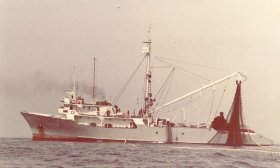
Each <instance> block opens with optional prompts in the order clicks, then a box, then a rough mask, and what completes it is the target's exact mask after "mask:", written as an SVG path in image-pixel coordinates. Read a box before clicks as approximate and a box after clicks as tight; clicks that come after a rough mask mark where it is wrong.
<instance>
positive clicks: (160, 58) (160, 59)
mask: <svg viewBox="0 0 280 168" xmlns="http://www.w3.org/2000/svg"><path fill="white" fill-rule="evenodd" d="M155 58H157V59H158V60H159V61H161V62H163V63H166V64H169V65H170V66H173V67H176V68H178V69H181V70H182V71H184V72H187V73H189V74H191V75H193V76H196V77H199V78H201V79H203V80H205V81H208V82H210V81H211V80H210V79H207V78H205V77H203V76H201V75H199V74H196V73H194V72H191V71H189V70H187V69H185V68H182V67H180V66H177V65H175V64H172V63H170V62H168V61H164V60H162V58H163V57H155Z"/></svg>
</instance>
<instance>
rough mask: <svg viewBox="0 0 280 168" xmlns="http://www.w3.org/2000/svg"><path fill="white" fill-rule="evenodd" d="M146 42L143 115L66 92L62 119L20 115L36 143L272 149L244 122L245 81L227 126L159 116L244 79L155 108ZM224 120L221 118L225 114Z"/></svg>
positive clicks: (237, 90) (218, 123) (238, 74)
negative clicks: (168, 108)
mask: <svg viewBox="0 0 280 168" xmlns="http://www.w3.org/2000/svg"><path fill="white" fill-rule="evenodd" d="M144 43H145V44H146V48H145V50H146V51H145V57H144V59H146V63H147V66H146V67H147V68H146V74H145V89H144V90H145V91H144V92H145V95H144V100H143V102H144V103H143V107H142V108H141V110H140V111H139V114H137V115H135V114H134V115H132V114H129V113H124V112H122V111H121V110H120V108H119V107H118V106H117V105H115V104H112V103H110V102H107V101H97V102H95V103H85V102H84V99H83V98H82V97H81V96H77V95H76V88H75V84H74V87H73V90H72V91H70V92H67V96H66V97H65V98H64V100H63V101H62V102H63V105H62V106H61V107H59V109H58V115H49V114H40V113H34V112H21V114H22V115H23V117H24V118H25V120H26V121H27V122H28V124H29V126H30V128H31V130H32V133H33V138H32V139H33V140H35V141H45V140H47V141H48V140H49V141H79V142H131V143H132V142H133V143H191V144H215V145H230V146H242V145H249V146H251V145H272V144H273V142H272V141H271V140H269V139H267V138H265V137H263V136H261V135H260V134H258V133H256V132H254V131H253V130H251V129H249V128H248V127H247V126H246V125H245V124H244V122H243V115H242V106H241V105H242V104H241V83H242V81H237V82H236V84H237V88H236V93H235V96H234V100H233V103H232V106H231V109H230V111H229V113H228V116H227V118H226V119H224V123H221V122H219V121H217V120H218V119H217V120H216V119H215V120H214V121H213V122H212V126H208V125H196V126H194V125H192V126H187V125H185V124H182V123H175V122H174V121H173V120H172V119H170V118H163V117H160V118H156V117H154V116H153V114H154V113H155V112H156V111H158V110H160V109H162V108H164V107H166V106H169V105H171V104H173V103H175V102H177V101H179V100H181V99H184V98H186V97H189V96H191V95H193V94H197V93H199V92H201V91H202V90H204V89H207V88H210V87H213V86H214V85H215V84H218V83H220V82H222V81H225V80H227V79H229V78H232V77H236V76H240V75H241V76H242V74H241V73H233V74H231V75H228V76H226V77H224V78H222V79H219V80H217V81H215V82H211V83H209V84H208V85H206V86H203V87H202V88H199V89H197V90H195V91H193V92H190V93H188V94H186V95H184V96H182V97H179V98H178V99H175V100H173V101H170V102H167V103H165V104H163V105H162V106H161V107H157V108H154V102H155V99H154V98H153V96H152V91H151V83H152V82H151V78H152V75H151V65H150V62H151V61H150V58H151V41H150V40H148V41H146V42H144ZM221 117H222V116H221Z"/></svg>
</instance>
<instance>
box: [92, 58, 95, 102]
mask: <svg viewBox="0 0 280 168" xmlns="http://www.w3.org/2000/svg"><path fill="white" fill-rule="evenodd" d="M95 60H96V58H93V80H92V99H93V102H94V99H95Z"/></svg>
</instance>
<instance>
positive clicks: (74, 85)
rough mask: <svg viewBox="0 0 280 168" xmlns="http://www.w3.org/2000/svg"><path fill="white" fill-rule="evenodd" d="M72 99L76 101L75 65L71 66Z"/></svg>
mask: <svg viewBox="0 0 280 168" xmlns="http://www.w3.org/2000/svg"><path fill="white" fill-rule="evenodd" d="M72 96H73V97H72V99H73V100H74V101H76V67H74V68H73V89H72Z"/></svg>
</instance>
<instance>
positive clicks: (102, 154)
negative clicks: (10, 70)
mask: <svg viewBox="0 0 280 168" xmlns="http://www.w3.org/2000/svg"><path fill="white" fill-rule="evenodd" d="M0 167H23V168H25V167H26V168H27V167H28V168H29V167H40V168H41V167H47V168H49V167H65V168H68V167H70V168H71V167H101V168H102V167H104V168H113V167H129V168H131V167H141V168H142V167H147V168H150V167H151V168H152V167H172V168H173V167H174V168H177V167H178V168H180V167H184V168H191V167H193V168H206V167H207V168H208V167H210V168H212V167H217V168H227V167H229V168H243V167H244V168H280V146H271V147H242V148H231V147H221V146H208V145H178V144H129V143H126V144H124V143H79V142H47V141H45V142H38V141H37V142H36V141H31V139H28V138H2V139H0Z"/></svg>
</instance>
